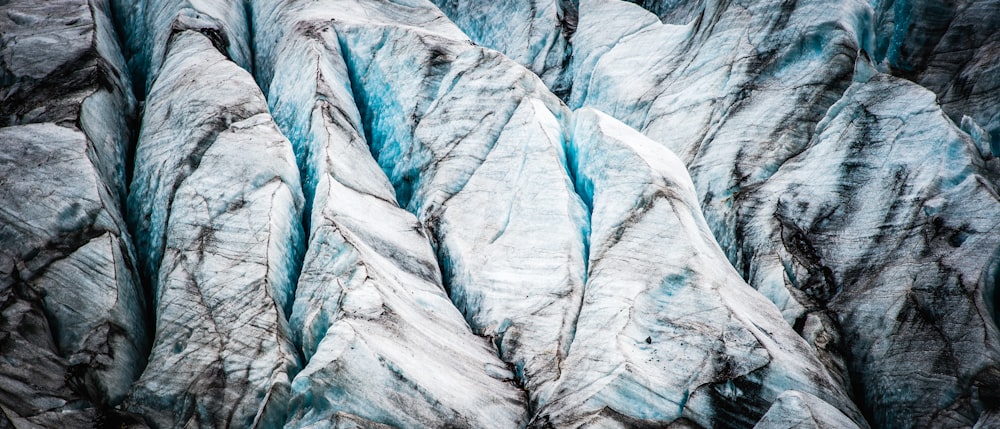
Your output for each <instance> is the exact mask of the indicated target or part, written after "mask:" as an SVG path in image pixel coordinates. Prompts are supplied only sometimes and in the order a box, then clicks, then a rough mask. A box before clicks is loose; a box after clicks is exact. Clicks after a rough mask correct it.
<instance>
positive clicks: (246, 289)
mask: <svg viewBox="0 0 1000 429" xmlns="http://www.w3.org/2000/svg"><path fill="white" fill-rule="evenodd" d="M166 52H167V53H166V60H165V61H164V62H163V66H162V69H161V70H160V71H159V77H158V78H157V79H156V81H155V84H154V85H153V86H152V88H151V90H150V92H149V94H148V97H147V100H146V106H145V113H144V115H143V124H142V133H141V134H140V135H139V139H138V147H137V149H136V161H135V162H136V167H135V176H134V179H133V182H132V188H131V193H130V195H129V205H130V215H131V222H132V223H133V227H134V228H135V230H136V234H137V235H138V237H137V239H138V242H139V243H140V248H141V253H142V255H143V256H144V262H145V266H146V267H147V269H148V270H149V271H148V275H149V276H150V278H151V283H152V288H153V293H154V295H155V296H154V298H155V299H154V302H155V304H156V310H155V315H156V337H155V338H156V339H155V342H154V344H153V350H152V354H151V356H150V358H149V365H148V366H147V367H146V370H145V371H144V372H143V374H142V377H141V378H140V379H139V380H138V381H137V382H136V383H135V385H134V387H133V391H132V392H131V394H130V395H129V397H128V399H127V400H126V405H127V409H129V410H131V411H133V412H136V413H139V414H142V415H143V416H145V418H146V419H147V421H149V422H150V423H152V424H154V425H156V426H158V427H187V426H189V425H197V426H206V427H223V426H233V427H251V426H263V427H272V426H279V425H281V424H282V423H283V422H284V418H285V412H284V409H285V407H286V406H287V402H288V393H289V388H290V381H291V377H292V376H293V375H294V374H295V373H296V372H297V370H298V368H299V358H298V355H297V353H296V351H295V348H294V346H293V345H292V342H291V340H290V338H289V333H288V324H287V322H286V320H287V315H288V313H287V308H289V307H290V305H291V294H292V288H293V284H294V283H293V281H294V275H295V274H296V273H297V272H298V269H297V260H298V256H297V252H298V251H299V249H300V248H301V247H302V241H303V239H304V237H303V233H302V230H301V224H300V219H301V210H302V205H303V198H302V195H301V185H300V183H299V172H298V169H297V167H296V164H295V156H294V154H293V152H292V148H291V144H290V143H289V142H288V140H287V139H285V137H284V136H282V135H281V133H280V132H279V131H278V128H277V126H276V125H275V124H274V122H273V120H272V119H271V116H270V114H269V113H268V111H267V105H266V102H265V100H264V96H263V94H262V93H261V92H260V90H259V89H258V88H257V86H256V85H255V83H254V81H253V78H252V77H251V76H250V74H249V73H247V72H246V71H245V70H243V69H241V68H239V67H238V66H237V65H236V64H235V63H233V62H231V61H230V60H229V59H227V58H226V57H225V56H224V55H223V54H222V53H220V52H219V51H218V50H217V49H216V47H215V46H214V45H213V44H212V41H211V40H210V38H209V37H206V36H204V35H203V34H202V33H201V32H199V31H195V30H191V29H189V30H182V31H179V32H178V33H176V34H174V35H173V37H171V42H170V44H169V46H168V48H167V51H166Z"/></svg>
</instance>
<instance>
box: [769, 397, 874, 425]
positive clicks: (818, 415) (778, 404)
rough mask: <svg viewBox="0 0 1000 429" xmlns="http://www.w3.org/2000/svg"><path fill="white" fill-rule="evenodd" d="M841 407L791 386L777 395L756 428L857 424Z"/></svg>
mask: <svg viewBox="0 0 1000 429" xmlns="http://www.w3.org/2000/svg"><path fill="white" fill-rule="evenodd" d="M855 427H858V426H857V423H856V422H854V421H851V420H850V419H849V418H847V416H846V415H844V413H843V412H842V411H841V410H838V409H837V408H835V407H833V406H831V405H830V404H829V403H828V402H825V401H823V400H822V399H819V398H817V397H816V396H815V395H810V394H808V393H804V392H798V391H795V390H789V391H786V392H785V393H782V394H781V396H779V397H778V399H777V400H776V401H774V404H773V405H771V408H770V409H768V410H767V414H764V417H763V418H761V419H760V421H758V422H757V424H756V425H754V426H753V428H754V429H788V428H798V429H841V428H855Z"/></svg>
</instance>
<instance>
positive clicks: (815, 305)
mask: <svg viewBox="0 0 1000 429" xmlns="http://www.w3.org/2000/svg"><path fill="white" fill-rule="evenodd" d="M820 10H822V12H821V11H820ZM643 13H644V11H643V10H641V9H639V8H637V7H636V6H634V5H630V4H625V3H617V2H596V1H594V2H581V8H580V26H579V28H578V30H577V33H576V34H577V36H576V37H574V42H577V41H579V42H580V43H574V56H575V58H574V61H575V60H576V58H583V59H584V60H582V61H580V62H574V63H573V67H572V71H573V73H574V76H575V78H574V87H573V95H572V96H571V103H578V104H580V105H585V106H591V107H594V108H599V109H603V110H605V111H606V112H608V113H610V114H612V115H613V116H615V117H618V118H620V119H622V120H623V121H624V122H626V123H628V124H630V125H632V126H634V127H636V128H637V129H640V130H642V131H643V132H644V134H646V135H647V136H650V137H652V138H654V139H655V140H658V141H660V142H661V143H663V144H664V145H666V146H667V147H669V148H671V149H673V150H674V151H676V152H677V153H678V154H679V155H680V157H681V159H683V160H684V161H685V163H686V164H687V166H688V168H689V170H690V172H691V176H692V178H693V181H694V183H695V186H696V189H697V190H698V195H699V200H700V202H701V206H702V208H703V210H704V212H705V217H706V218H707V220H708V223H709V225H710V227H711V228H712V230H713V232H714V234H715V236H716V238H717V239H718V240H719V242H720V244H721V245H722V247H723V249H725V250H726V251H727V253H728V254H729V257H730V260H731V261H732V262H733V263H734V265H735V266H736V267H737V268H738V269H739V270H740V271H741V272H742V274H743V275H744V276H746V278H747V279H748V281H749V283H750V284H751V285H753V286H754V287H755V288H757V289H758V290H760V291H761V292H762V293H763V294H764V295H765V296H767V297H768V298H770V299H771V300H772V301H774V302H775V303H776V304H777V305H778V307H779V308H780V309H781V310H782V314H783V316H784V317H785V319H786V320H787V321H788V323H789V324H791V325H793V327H794V328H795V329H796V331H798V332H799V333H800V334H801V335H802V336H803V337H805V338H806V339H807V340H808V341H809V343H810V344H811V345H812V346H813V347H814V348H815V349H816V350H817V352H818V353H819V357H820V358H821V360H823V361H824V362H825V363H826V364H827V366H828V367H829V368H830V369H831V370H832V371H833V373H834V374H835V375H837V374H838V373H839V374H840V375H839V377H838V378H840V379H841V381H842V382H843V383H845V385H850V386H853V388H854V389H855V391H856V393H857V395H858V396H859V399H861V401H862V409H863V410H865V412H866V413H869V415H870V416H871V417H872V419H873V423H874V424H876V425H879V426H882V425H886V426H894V425H899V426H901V427H910V426H911V425H912V426H917V427H923V426H928V425H929V426H937V425H944V424H952V423H954V422H958V423H955V424H959V425H962V424H964V425H971V424H973V423H975V422H976V420H977V419H978V416H979V415H980V414H981V413H983V412H984V411H986V410H988V409H990V408H992V407H994V404H995V402H994V399H992V398H994V397H995V396H994V395H995V394H994V393H992V392H993V389H994V388H993V387H992V386H994V385H995V382H994V381H992V380H994V377H995V376H994V375H993V374H995V372H996V363H995V362H996V356H997V355H996V352H995V348H996V344H997V342H996V340H994V338H995V335H996V325H995V323H994V318H993V316H992V311H993V310H991V309H992V306H993V303H992V300H993V299H994V298H993V297H994V291H993V288H994V283H995V280H994V276H995V268H993V266H992V265H991V264H990V262H989V261H992V260H993V259H994V258H995V256H994V255H996V252H997V249H998V243H997V241H996V240H995V239H991V238H986V237H990V236H991V235H992V234H991V233H987V232H986V231H992V230H993V229H994V228H996V224H997V221H996V220H995V217H993V216H983V215H980V214H979V213H995V211H996V209H995V208H993V207H994V205H995V202H996V190H995V189H994V188H993V186H992V185H990V184H989V183H991V180H990V178H991V177H992V176H993V175H995V173H993V172H992V171H993V170H992V168H993V167H990V166H988V165H986V164H985V161H984V159H983V158H981V156H982V154H983V153H984V150H982V149H983V144H982V139H980V141H979V142H978V146H977V145H976V143H975V142H973V141H972V140H971V139H968V137H967V136H964V134H963V133H961V132H960V131H958V129H957V128H956V127H955V126H954V124H953V123H952V122H951V121H949V120H948V119H947V118H946V117H945V116H944V115H943V114H942V112H941V110H940V109H939V107H938V106H937V105H936V104H935V103H934V100H933V96H932V95H931V94H929V93H927V92H925V91H924V90H922V89H920V88H918V87H916V86H914V85H910V84H907V83H905V82H904V81H900V80H893V79H887V78H886V77H884V76H882V75H878V74H877V73H876V72H875V70H874V69H873V68H872V67H871V66H870V65H867V61H868V60H867V56H866V55H865V54H864V52H863V51H860V50H861V49H870V48H871V47H872V45H873V43H874V42H873V36H872V34H871V32H872V28H871V25H872V24H871V16H872V15H871V14H872V12H871V11H870V10H869V9H868V8H867V5H865V4H862V3H856V2H851V3H838V4H837V5H836V7H833V5H831V4H829V3H827V2H797V3H796V4H795V5H794V8H792V9H791V10H782V11H781V12H779V11H778V10H776V9H772V8H770V6H769V5H767V4H764V3H760V4H755V5H754V6H753V7H751V8H750V9H746V8H743V7H737V6H735V5H731V4H726V3H720V2H710V3H708V4H707V5H706V8H705V12H704V15H703V16H702V18H701V19H699V20H697V21H694V22H691V23H689V24H687V25H683V26H676V25H667V24H661V23H658V22H655V21H653V19H652V18H647V19H646V20H645V21H644V23H643V24H641V25H631V26H630V25H620V24H619V25H616V24H615V22H620V21H616V20H612V19H611V18H609V17H611V16H614V15H615V14H629V16H636V17H639V16H641V15H642V14H643ZM650 16H651V15H650ZM738 21H743V22H744V24H737V23H736V22H738ZM626 22H628V21H626ZM631 22H639V20H638V19H635V20H631ZM602 31H603V32H610V33H611V34H613V35H615V36H614V37H618V40H619V41H618V42H617V43H614V44H613V45H607V44H605V43H603V42H601V41H602V40H608V39H609V38H613V37H612V36H609V35H604V36H601V35H599V34H598V33H599V32H602ZM589 32H594V33H589ZM591 40H593V42H590V41H591ZM651 46H659V47H662V49H659V50H655V52H656V53H655V54H651V55H641V56H639V55H634V54H633V53H630V52H634V51H635V50H636V49H642V50H643V51H644V52H648V51H649V49H650V47H651ZM859 52H861V53H860V54H859ZM720 53H722V54H720ZM577 56H578V57H577ZM855 66H857V67H855ZM869 80H870V82H869ZM578 94H579V95H578ZM973 125H974V124H968V125H967V127H966V128H967V129H975V127H974V126H973ZM904 148H910V149H904ZM890 149H891V152H890ZM931 160H940V161H934V162H931ZM890 161H892V163H891V162H890ZM893 163H895V165H896V166H893V165H894V164H893ZM942 163H943V164H942ZM792 190H795V192H794V193H790V192H791V191H792ZM823 195H827V196H826V197H821V196H823ZM959 195H961V196H959ZM820 198H826V199H820ZM823 201H825V202H823ZM928 204H929V205H930V206H929V207H928ZM947 207H954V208H953V209H952V210H955V212H953V213H954V215H951V216H949V215H948V214H947V213H948V212H947V211H946V212H945V213H942V214H938V213H937V211H938V210H944V209H946V208H947ZM959 212H961V214H959ZM952 216H954V217H952ZM970 236H976V237H982V238H983V241H975V240H973V241H968V242H967V237H970ZM889 237H892V238H889ZM906 237H911V238H906ZM935 237H940V238H935ZM948 237H952V238H948ZM889 242H891V243H893V244H892V245H891V246H890V248H887V247H884V246H885V244H886V243H889ZM980 246H981V247H980ZM876 248H877V249H878V250H877V251H876V250H874V249H876ZM966 252H968V253H966ZM952 257H954V258H959V259H961V260H962V261H963V262H961V263H957V262H954V263H952V262H949V261H951V260H952V259H951V258H952ZM956 261H957V259H956ZM930 309H935V310H930ZM938 309H942V310H943V309H947V310H943V311H946V312H947V314H945V313H937V310H938ZM959 325H960V326H962V327H961V328H958V327H957V326H959ZM918 326H919V327H918ZM873 327H878V328H877V329H876V328H873ZM953 327H954V328H953ZM972 338H976V340H973V339H972ZM958 350H967V351H968V353H969V356H968V357H967V358H963V359H959V360H955V359H954V358H953V356H956V353H957V355H962V356H964V355H965V353H966V352H962V351H958ZM842 351H843V352H846V353H842ZM945 362H949V363H945ZM959 362H960V363H959ZM914 371H916V372H917V373H919V374H920V376H914V375H913V374H914ZM945 422H951V423H945Z"/></svg>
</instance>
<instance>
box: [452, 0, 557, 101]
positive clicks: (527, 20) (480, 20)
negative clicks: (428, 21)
mask: <svg viewBox="0 0 1000 429" xmlns="http://www.w3.org/2000/svg"><path fill="white" fill-rule="evenodd" d="M433 1H434V3H435V4H436V5H437V6H438V7H440V8H441V10H442V11H443V12H444V13H445V14H447V15H448V17H449V18H451V20H452V21H454V22H455V25H457V26H458V27H459V28H461V29H462V31H464V32H465V34H467V35H468V36H469V38H471V39H472V40H473V41H475V42H476V43H477V44H479V45H482V46H484V47H487V48H490V49H495V50H497V51H500V52H502V53H504V55H507V56H508V57H509V58H510V59H512V60H514V61H516V62H517V63H519V64H521V65H523V66H525V67H527V68H528V69H529V70H531V71H532V72H534V73H535V74H537V75H538V76H539V77H541V78H542V81H544V82H545V84H546V85H548V87H549V88H550V89H551V90H552V92H554V93H555V94H556V95H559V96H565V95H568V94H569V82H567V81H566V79H565V78H564V76H563V70H564V68H565V66H566V64H567V63H568V62H569V58H570V52H571V48H570V44H569V42H568V40H569V38H570V37H571V36H572V34H573V29H574V28H575V26H576V6H575V5H574V4H573V2H572V1H570V0H530V1H518V2H503V1H493V2H484V1H477V0H433Z"/></svg>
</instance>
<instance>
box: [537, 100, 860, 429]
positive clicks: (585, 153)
mask: <svg viewBox="0 0 1000 429" xmlns="http://www.w3.org/2000/svg"><path fill="white" fill-rule="evenodd" d="M574 124H575V126H574V128H573V133H572V137H571V138H570V139H569V141H568V152H569V153H570V164H571V166H572V168H573V171H574V173H575V177H576V187H577V189H578V190H580V191H581V194H583V195H585V196H586V197H585V198H586V199H587V201H588V205H589V206H590V207H591V210H592V212H591V233H590V244H591V247H590V264H589V272H588V277H587V285H586V288H585V291H584V301H583V305H582V309H581V311H580V316H579V323H578V325H577V329H576V335H575V336H574V339H573V342H572V344H571V346H570V348H569V354H568V357H567V358H566V360H565V361H564V363H563V365H562V366H561V369H562V371H561V373H560V378H559V380H558V381H557V383H556V386H557V387H556V389H555V393H554V394H553V395H552V399H551V401H550V402H549V403H547V404H545V405H544V406H542V407H541V409H540V410H539V412H538V414H537V415H536V417H535V421H534V422H533V423H534V424H535V425H536V426H539V427H544V426H550V425H551V426H554V427H577V426H580V425H586V426H594V427H609V426H612V427H630V426H636V425H647V426H649V425H656V424H661V425H662V424H666V423H669V422H672V421H675V420H677V419H682V418H683V419H684V420H686V421H689V422H693V423H696V424H698V425H701V426H702V427H749V426H752V425H753V424H754V423H755V422H756V421H757V419H758V418H760V416H762V415H764V413H765V412H766V411H767V410H768V407H769V406H770V405H771V403H772V402H773V401H775V400H776V399H778V398H779V397H780V396H781V395H783V393H784V392H786V391H799V392H808V393H809V394H811V395H816V396H818V397H819V398H822V399H819V398H817V399H815V401H816V402H819V403H822V404H826V407H827V408H831V409H833V410H834V411H836V410H842V411H838V412H836V413H840V412H843V413H846V414H847V415H849V416H851V417H850V418H848V417H846V416H844V415H842V414H838V415H839V416H840V417H841V419H842V420H843V421H846V422H849V423H850V425H849V426H842V427H852V426H853V427H856V426H857V425H861V426H865V423H864V419H863V418H862V417H861V414H860V413H859V412H858V410H857V409H855V408H854V406H853V404H852V403H851V400H850V399H849V398H848V396H847V394H846V393H845V391H844V389H843V387H841V386H839V385H838V384H837V383H836V382H835V381H834V379H832V378H831V377H830V376H829V375H828V374H827V373H826V369H825V368H824V366H823V364H822V363H820V361H819V360H818V359H817V358H816V357H815V356H814V354H813V351H812V349H811V348H810V347H809V346H808V345H807V344H806V343H805V341H803V340H802V339H801V338H799V337H798V335H796V333H795V332H794V331H793V330H792V329H791V327H790V326H788V325H787V324H786V323H785V321H784V320H783V319H782V318H781V315H780V314H779V313H778V311H777V309H776V308H775V307H774V306H773V304H772V303H771V302H770V301H768V300H767V299H766V298H765V297H763V296H762V295H760V294H759V293H757V291H755V290H753V289H752V288H751V287H750V286H749V285H747V284H746V283H745V282H744V281H743V280H742V279H741V278H740V276H739V275H738V273H737V272H736V270H734V269H733V267H732V266H730V265H729V263H728V261H727V260H726V257H725V254H723V253H722V250H721V249H720V248H719V247H718V244H716V242H715V240H714V238H713V237H712V234H711V233H710V232H709V230H708V226H707V224H706V223H705V221H704V219H703V218H702V216H701V210H700V208H699V206H698V201H697V198H696V196H695V191H694V185H693V184H692V183H691V180H690V178H688V176H687V172H686V169H685V168H684V165H683V163H681V161H680V160H679V159H677V157H675V156H674V155H673V154H672V153H670V152H669V151H668V150H666V149H665V148H663V146H661V145H659V144H658V143H656V142H653V141H652V140H649V139H648V138H646V137H644V136H643V135H642V134H640V133H639V132H637V131H635V130H633V129H631V128H629V127H627V126H625V125H624V124H622V123H620V122H618V121H617V120H615V119H612V118H610V117H608V116H606V115H604V114H602V113H600V112H597V111H594V110H591V109H581V110H578V111H576V112H575V114H574ZM828 402H829V404H827V403H828ZM830 404H832V405H830ZM852 420H853V422H852ZM855 422H856V423H855Z"/></svg>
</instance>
